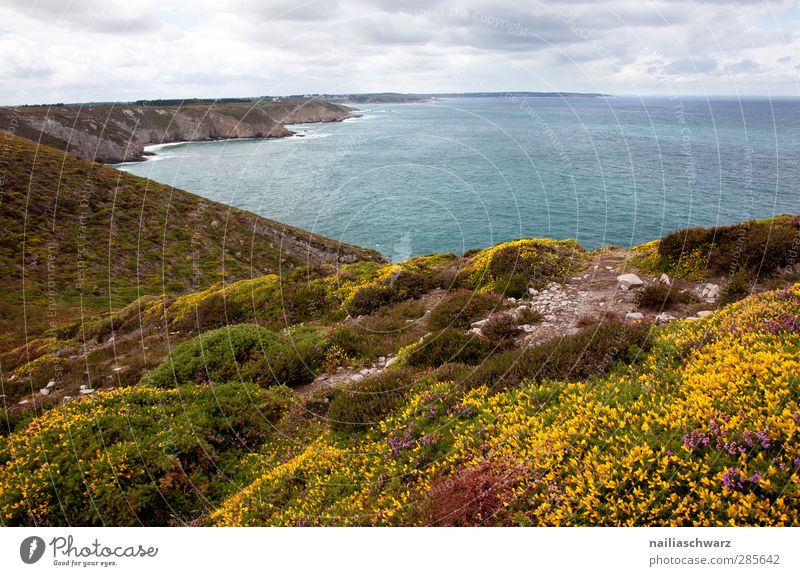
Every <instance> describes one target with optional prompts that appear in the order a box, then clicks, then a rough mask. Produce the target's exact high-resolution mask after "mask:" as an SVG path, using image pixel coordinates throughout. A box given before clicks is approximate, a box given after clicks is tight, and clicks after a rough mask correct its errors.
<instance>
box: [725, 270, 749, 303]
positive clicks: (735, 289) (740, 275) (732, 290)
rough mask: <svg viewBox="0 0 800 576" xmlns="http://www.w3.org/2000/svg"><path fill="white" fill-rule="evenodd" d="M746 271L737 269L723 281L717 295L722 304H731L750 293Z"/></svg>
mask: <svg viewBox="0 0 800 576" xmlns="http://www.w3.org/2000/svg"><path fill="white" fill-rule="evenodd" d="M748 276H749V275H748V274H747V273H746V272H742V271H739V272H737V273H736V274H734V275H733V276H731V278H730V279H729V280H728V281H727V282H726V283H725V285H724V286H723V287H722V290H721V294H720V297H719V303H720V305H722V306H727V305H728V304H733V303H734V302H737V301H739V300H741V299H742V298H744V297H745V296H747V295H748V294H750V288H751V285H750V282H749V280H748Z"/></svg>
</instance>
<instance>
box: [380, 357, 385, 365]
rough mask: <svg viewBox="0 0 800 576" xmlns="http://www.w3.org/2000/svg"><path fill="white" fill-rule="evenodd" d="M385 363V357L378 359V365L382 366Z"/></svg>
mask: <svg viewBox="0 0 800 576" xmlns="http://www.w3.org/2000/svg"><path fill="white" fill-rule="evenodd" d="M385 362H386V356H381V357H380V358H378V364H384V363H385Z"/></svg>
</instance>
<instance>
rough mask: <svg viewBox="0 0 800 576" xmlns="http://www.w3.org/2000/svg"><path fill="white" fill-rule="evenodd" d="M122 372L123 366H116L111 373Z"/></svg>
mask: <svg viewBox="0 0 800 576" xmlns="http://www.w3.org/2000/svg"><path fill="white" fill-rule="evenodd" d="M120 370H122V366H114V367H113V368H112V369H111V371H112V372H119V371H120Z"/></svg>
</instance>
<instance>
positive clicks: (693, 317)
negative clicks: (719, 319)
mask: <svg viewBox="0 0 800 576" xmlns="http://www.w3.org/2000/svg"><path fill="white" fill-rule="evenodd" d="M686 320H688V321H689V322H694V321H695V320H700V316H689V317H688V318H686Z"/></svg>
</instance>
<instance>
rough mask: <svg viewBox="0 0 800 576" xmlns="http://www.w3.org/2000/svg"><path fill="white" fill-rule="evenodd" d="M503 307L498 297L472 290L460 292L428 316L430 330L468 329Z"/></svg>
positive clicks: (443, 302)
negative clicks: (491, 312)
mask: <svg viewBox="0 0 800 576" xmlns="http://www.w3.org/2000/svg"><path fill="white" fill-rule="evenodd" d="M500 305H501V302H500V300H499V299H498V298H497V297H496V296H492V295H490V294H482V293H480V292H473V291H471V290H458V291H456V292H453V293H452V294H450V295H448V296H447V297H445V298H444V299H443V300H442V301H441V302H439V303H438V304H437V305H436V307H435V308H434V309H433V310H431V313H430V315H429V316H428V328H430V329H431V330H441V329H443V328H463V329H467V328H469V327H470V325H471V324H472V323H473V322H475V321H476V320H478V319H480V318H482V317H484V316H486V314H487V313H489V312H490V311H492V310H495V309H496V308H498V307H499V306H500Z"/></svg>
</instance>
